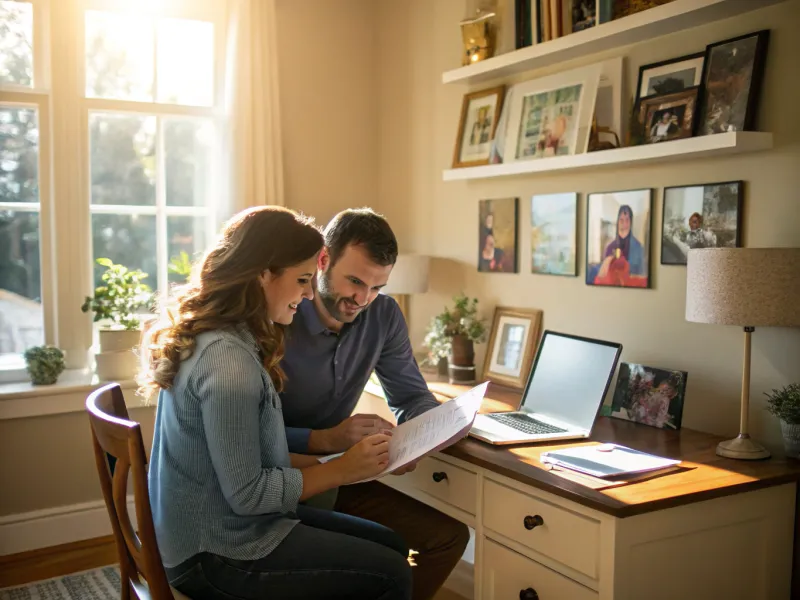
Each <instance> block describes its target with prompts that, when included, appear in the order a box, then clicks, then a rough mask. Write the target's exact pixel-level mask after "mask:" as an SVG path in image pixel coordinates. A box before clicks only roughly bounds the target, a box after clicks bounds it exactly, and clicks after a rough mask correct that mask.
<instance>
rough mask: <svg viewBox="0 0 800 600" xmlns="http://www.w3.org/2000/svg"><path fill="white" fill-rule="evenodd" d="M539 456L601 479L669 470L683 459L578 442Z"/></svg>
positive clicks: (611, 445)
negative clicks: (580, 444)
mask: <svg viewBox="0 0 800 600" xmlns="http://www.w3.org/2000/svg"><path fill="white" fill-rule="evenodd" d="M540 460H541V461H542V463H544V464H547V465H554V466H558V467H562V468H565V469H570V470H573V471H577V472H579V473H585V474H587V475H591V476H593V477H599V478H602V479H605V478H619V477H625V476H629V475H637V474H641V473H654V472H658V471H661V470H670V469H674V468H675V467H677V466H678V465H680V463H681V461H679V460H673V459H669V458H663V457H660V456H655V455H653V454H648V453H646V452H641V451H639V450H634V449H633V448H628V447H626V446H620V445H618V444H596V445H593V446H577V447H574V448H566V449H564V450H553V451H550V452H543V453H542V455H541V457H540Z"/></svg>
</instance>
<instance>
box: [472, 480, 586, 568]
mask: <svg viewBox="0 0 800 600" xmlns="http://www.w3.org/2000/svg"><path fill="white" fill-rule="evenodd" d="M483 490H484V491H483V507H484V508H483V524H484V526H485V527H487V528H489V529H492V530H494V531H496V532H497V533H500V534H502V535H504V536H506V537H508V538H510V539H512V540H514V541H515V542H518V543H520V544H523V545H524V546H527V547H529V548H531V549H532V550H535V551H536V552H539V553H541V554H543V555H545V556H547V557H549V558H552V559H553V560H556V561H558V562H560V563H562V564H564V565H566V566H568V567H571V568H573V569H575V570H576V571H579V572H581V573H583V574H584V575H588V576H589V577H591V578H593V579H596V578H597V576H598V574H597V568H598V565H597V562H598V554H599V550H600V523H599V522H598V521H595V520H593V519H589V518H588V517H584V516H582V515H579V514H576V513H573V512H571V511H569V510H566V509H563V508H559V507H557V506H555V505H554V504H550V503H549V502H545V501H544V500H540V499H538V498H535V497H533V496H529V495H528V494H523V493H522V492H518V491H516V490H513V489H511V488H508V487H506V486H504V485H500V484H499V483H495V482H494V481H490V480H488V479H487V480H485V483H484V487H483Z"/></svg>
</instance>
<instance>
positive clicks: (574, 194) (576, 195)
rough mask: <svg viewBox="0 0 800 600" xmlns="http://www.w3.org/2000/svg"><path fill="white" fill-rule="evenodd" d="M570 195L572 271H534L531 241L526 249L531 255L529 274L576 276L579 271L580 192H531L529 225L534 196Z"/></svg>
mask: <svg viewBox="0 0 800 600" xmlns="http://www.w3.org/2000/svg"><path fill="white" fill-rule="evenodd" d="M562 194H563V195H570V196H572V200H573V201H574V206H575V248H574V252H575V268H574V270H573V272H572V273H550V272H546V271H534V270H533V242H532V241H531V243H530V248H528V251H529V252H530V256H531V266H530V268H531V275H547V276H550V277H577V276H578V273H579V271H580V265H579V264H578V262H579V256H580V240H579V239H578V237H579V229H578V221H579V220H580V215H579V213H580V205H581V203H580V194H579V193H578V192H561V193H554V194H532V195H531V197H530V207H531V223H530V225H531V227H532V226H533V202H534V198H541V197H542V196H555V195H562Z"/></svg>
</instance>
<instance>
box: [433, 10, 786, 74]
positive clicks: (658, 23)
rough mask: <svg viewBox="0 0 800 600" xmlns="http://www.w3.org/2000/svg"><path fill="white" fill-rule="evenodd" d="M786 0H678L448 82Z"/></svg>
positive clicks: (468, 70) (578, 54)
mask: <svg viewBox="0 0 800 600" xmlns="http://www.w3.org/2000/svg"><path fill="white" fill-rule="evenodd" d="M785 1H786V0H674V1H673V2H670V3H669V4H663V5H661V6H657V7H655V8H650V9H648V10H645V11H642V12H640V13H636V14H634V15H630V16H627V17H624V18H622V19H618V20H616V21H611V22H609V23H603V24H601V25H598V26H596V27H592V28H591V29H586V30H584V31H579V32H577V33H573V34H570V35H566V36H564V37H561V38H557V39H555V40H550V41H549V42H544V43H541V44H535V45H533V46H528V47H527V48H520V49H519V50H514V51H513V52H508V53H506V54H501V55H498V56H495V57H492V58H489V59H487V60H484V61H480V62H477V63H475V64H473V65H468V66H465V67H460V68H458V69H452V70H450V71H445V72H444V74H443V75H442V82H443V83H469V84H472V83H480V82H484V81H488V80H491V79H498V78H501V77H507V76H509V75H514V74H516V73H521V72H523V71H530V70H532V69H538V68H540V67H547V66H550V65H553V64H556V63H560V62H564V61H567V60H573V59H576V58H583V57H586V56H590V55H592V54H595V53H597V52H603V51H606V50H611V49H613V48H618V47H621V46H627V45H629V44H637V43H639V42H643V41H646V40H651V39H654V38H657V37H660V36H664V35H669V34H672V33H677V32H679V31H684V30H687V29H692V28H694V27H700V26H701V25H706V24H707V23H713V22H714V21H721V20H723V19H727V18H730V17H735V16H736V15H740V14H743V13H746V12H750V11H752V10H757V9H761V8H765V7H767V6H771V5H774V4H779V3H781V2H785Z"/></svg>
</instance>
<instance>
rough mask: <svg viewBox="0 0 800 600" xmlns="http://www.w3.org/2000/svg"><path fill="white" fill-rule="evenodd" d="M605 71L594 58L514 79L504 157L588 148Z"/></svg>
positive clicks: (511, 158) (512, 159)
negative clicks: (537, 75) (590, 62)
mask: <svg viewBox="0 0 800 600" xmlns="http://www.w3.org/2000/svg"><path fill="white" fill-rule="evenodd" d="M602 72H603V67H602V64H593V65H588V66H585V67H580V68H578V69H572V70H570V71H565V72H562V73H556V74H553V75H549V76H547V77H541V78H539V79H532V80H530V81H525V82H522V83H518V84H516V85H515V86H514V87H513V88H512V89H513V99H512V100H511V105H510V107H509V112H508V123H507V124H506V127H507V129H506V132H505V148H504V150H503V153H502V155H503V162H505V163H509V162H517V161H520V160H534V159H541V158H547V157H552V156H570V155H573V154H582V153H585V152H586V150H587V147H588V144H589V137H590V134H591V129H592V119H593V116H594V109H595V102H596V100H597V90H598V86H599V85H600V77H601V75H602Z"/></svg>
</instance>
